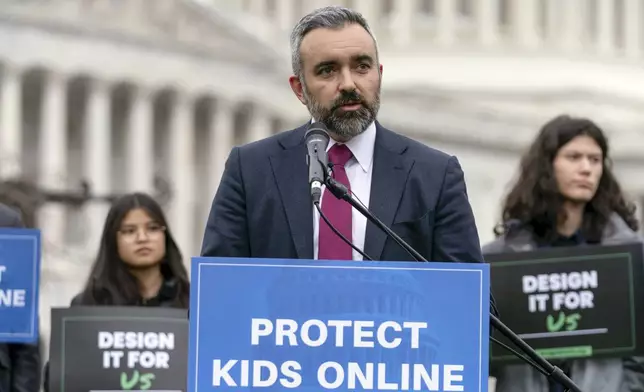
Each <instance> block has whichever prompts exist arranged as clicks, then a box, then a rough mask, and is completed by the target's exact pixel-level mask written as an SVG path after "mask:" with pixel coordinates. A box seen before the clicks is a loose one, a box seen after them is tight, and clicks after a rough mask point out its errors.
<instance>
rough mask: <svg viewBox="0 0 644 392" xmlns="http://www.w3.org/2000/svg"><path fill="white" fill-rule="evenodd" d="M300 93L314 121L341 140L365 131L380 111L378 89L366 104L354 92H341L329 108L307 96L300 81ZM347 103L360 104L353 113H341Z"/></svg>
mask: <svg viewBox="0 0 644 392" xmlns="http://www.w3.org/2000/svg"><path fill="white" fill-rule="evenodd" d="M302 92H303V94H304V98H305V99H306V107H307V108H308V109H309V113H311V116H312V117H313V118H314V119H315V121H319V122H321V123H323V124H324V125H326V126H327V128H328V129H329V131H330V132H332V133H334V134H335V135H336V136H337V137H338V138H340V139H341V140H350V139H352V138H353V137H355V136H358V135H359V134H361V133H363V132H364V131H366V130H367V128H368V127H369V125H370V124H371V123H372V122H374V121H375V119H376V116H377V115H378V110H379V109H380V88H378V91H377V92H376V95H375V96H374V99H373V101H372V102H367V101H366V100H365V99H364V98H363V97H362V96H360V94H358V93H357V92H356V91H355V90H353V91H344V90H343V91H342V92H341V94H340V96H339V97H338V98H337V99H336V100H335V101H333V103H332V104H331V107H330V108H328V107H325V106H324V105H322V104H321V103H320V102H318V101H316V99H315V98H314V97H313V96H312V95H310V94H309V92H308V90H307V88H306V83H304V81H302ZM349 103H360V104H361V107H360V108H359V109H358V110H354V111H342V109H341V106H342V105H344V104H349Z"/></svg>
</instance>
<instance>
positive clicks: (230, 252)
mask: <svg viewBox="0 0 644 392" xmlns="http://www.w3.org/2000/svg"><path fill="white" fill-rule="evenodd" d="M291 53H292V63H293V76H291V77H290V79H289V83H290V85H291V88H292V89H293V92H294V93H295V95H296V96H297V98H298V99H299V100H300V101H301V102H302V103H303V104H304V105H306V107H307V108H308V110H309V112H310V114H311V117H312V119H313V121H315V122H319V123H322V124H324V125H325V126H326V128H327V129H328V132H329V134H330V136H331V140H330V142H329V143H328V147H327V151H328V158H329V161H330V162H332V163H333V172H334V176H335V179H336V180H337V181H339V182H341V183H343V184H344V185H345V186H346V187H347V188H349V189H350V190H351V192H352V193H353V194H354V195H355V196H356V198H357V199H359V200H360V201H361V202H362V203H363V204H365V205H366V206H367V207H368V208H369V209H370V210H371V211H372V212H373V213H374V214H375V215H376V216H377V217H378V218H379V219H380V220H382V221H383V223H385V224H386V225H387V226H389V227H391V228H392V229H393V230H394V232H396V233H397V234H398V235H399V236H400V237H401V238H403V239H404V240H405V241H406V242H408V243H409V244H410V245H411V246H412V247H414V248H415V249H416V250H417V251H418V252H419V253H420V254H421V255H423V256H424V257H425V258H426V259H428V260H432V261H455V262H481V261H482V260H483V258H482V256H481V250H480V245H479V238H478V234H477V230H476V225H475V222H474V217H473V214H472V209H471V207H470V204H469V201H468V198H467V192H466V187H465V181H464V177H463V171H462V170H461V167H460V165H459V162H458V160H457V159H456V158H455V157H453V156H449V155H447V154H445V153H443V152H440V151H437V150H434V149H432V148H429V147H427V146H425V145H423V144H421V143H418V142H416V141H413V140H411V139H408V138H406V137H404V136H401V135H398V134H396V133H394V132H392V131H390V130H388V129H386V128H384V127H383V126H382V125H380V124H379V123H378V122H377V121H376V117H377V114H378V110H379V107H380V87H381V81H382V65H380V63H379V59H378V49H377V46H376V42H375V39H374V37H373V35H372V33H371V30H370V28H369V26H368V24H367V22H366V20H365V19H364V18H363V17H362V15H361V14H359V13H357V12H355V11H353V10H351V9H347V8H343V7H335V6H334V7H325V8H321V9H318V10H315V11H313V12H312V13H310V14H308V15H306V16H305V17H304V18H302V19H301V20H300V21H299V23H298V24H297V25H296V26H295V28H294V29H293V32H292V35H291ZM308 127H309V124H305V125H303V126H301V127H300V128H297V129H294V130H291V131H288V132H284V133H281V134H278V135H275V136H272V137H269V138H267V139H264V140H260V141H257V142H254V143H251V144H248V145H245V146H242V147H235V148H233V150H232V151H231V153H230V156H229V157H228V160H227V162H226V168H225V170H224V173H223V176H222V180H221V183H220V185H219V189H218V190H217V193H216V195H215V198H214V201H213V203H212V208H211V211H210V216H209V218H208V222H207V225H206V231H205V234H204V239H203V247H202V255H203V256H206V257H259V258H282V259H287V258H299V259H333V260H351V259H354V260H360V259H362V256H361V255H360V253H359V252H356V251H354V250H352V249H351V247H350V246H349V245H348V244H346V243H345V242H344V241H343V240H342V239H341V238H339V237H338V236H337V235H335V234H334V233H333V232H332V231H331V229H330V228H329V227H328V225H327V224H326V223H325V222H324V221H323V220H322V221H321V220H320V218H319V216H318V213H317V211H316V210H315V208H314V206H313V204H312V201H311V192H310V188H309V181H308V167H307V164H306V156H307V148H306V145H305V134H306V131H307V129H308ZM321 209H322V212H323V214H324V216H326V217H328V219H329V220H330V221H331V223H332V224H333V226H334V227H336V228H337V229H338V230H339V231H340V232H341V233H342V234H343V235H344V236H345V237H346V238H347V239H349V240H350V241H351V242H352V243H353V244H354V245H355V246H356V247H357V248H358V249H360V250H362V251H364V253H365V254H367V255H368V256H369V257H370V258H372V259H374V260H387V261H409V260H413V258H412V257H411V256H410V255H409V254H408V253H407V252H406V251H405V250H403V249H402V248H401V247H399V246H398V245H397V244H396V243H395V242H394V241H393V240H391V239H388V238H387V236H386V235H385V233H383V232H382V231H380V230H379V229H378V228H377V227H375V226H374V225H373V224H371V223H367V220H366V219H365V218H364V217H363V216H362V215H361V214H360V213H359V212H358V211H356V210H355V209H352V207H351V206H350V205H349V204H348V203H346V202H344V201H341V200H338V199H336V198H335V197H334V196H333V195H332V194H330V193H329V191H328V190H324V192H323V193H322V199H321Z"/></svg>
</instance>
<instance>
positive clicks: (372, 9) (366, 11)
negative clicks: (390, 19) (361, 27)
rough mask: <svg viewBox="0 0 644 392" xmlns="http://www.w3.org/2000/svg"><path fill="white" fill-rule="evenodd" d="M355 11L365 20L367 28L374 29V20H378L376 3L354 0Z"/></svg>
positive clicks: (368, 0) (367, 0)
mask: <svg viewBox="0 0 644 392" xmlns="http://www.w3.org/2000/svg"><path fill="white" fill-rule="evenodd" d="M354 3H355V10H356V11H358V12H360V13H361V14H362V16H364V17H365V19H367V23H369V26H370V27H371V28H372V29H374V28H376V26H375V24H376V18H378V8H377V6H378V2H377V1H373V0H354Z"/></svg>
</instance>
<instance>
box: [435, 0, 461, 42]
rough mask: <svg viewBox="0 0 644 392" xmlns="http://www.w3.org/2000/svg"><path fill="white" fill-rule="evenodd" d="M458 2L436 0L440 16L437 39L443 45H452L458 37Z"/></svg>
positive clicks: (438, 16)
mask: <svg viewBox="0 0 644 392" xmlns="http://www.w3.org/2000/svg"><path fill="white" fill-rule="evenodd" d="M456 15H457V12H456V2H455V1H454V0H436V16H437V18H438V31H437V33H438V35H437V41H438V43H439V44H441V45H450V44H452V43H453V42H454V40H455V38H456Z"/></svg>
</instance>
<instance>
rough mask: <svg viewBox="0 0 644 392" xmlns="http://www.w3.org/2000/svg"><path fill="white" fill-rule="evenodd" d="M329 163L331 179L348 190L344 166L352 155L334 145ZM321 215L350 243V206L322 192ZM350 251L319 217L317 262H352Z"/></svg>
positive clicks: (348, 151)
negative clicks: (331, 168) (331, 166)
mask: <svg viewBox="0 0 644 392" xmlns="http://www.w3.org/2000/svg"><path fill="white" fill-rule="evenodd" d="M328 155H329V162H332V163H333V178H334V179H335V180H336V181H338V182H340V183H342V184H344V185H345V186H346V187H347V188H348V189H349V190H350V189H351V184H349V178H348V177H347V172H346V170H345V169H344V165H346V163H347V162H348V161H349V159H351V157H352V156H353V154H352V153H351V150H349V148H348V147H347V146H346V145H344V144H334V145H333V147H331V149H329V154H328ZM322 213H323V214H324V215H325V216H326V217H327V218H328V219H329V221H330V222H331V224H333V226H334V227H335V228H336V229H337V230H338V231H339V232H340V233H342V234H343V235H344V236H345V237H346V238H347V239H348V240H349V241H351V240H352V239H351V226H352V224H351V204H349V203H347V202H346V201H344V200H340V199H338V198H336V197H335V196H333V194H332V193H331V191H329V189H328V188H327V189H325V190H324V195H323V196H322ZM352 252H353V251H352V249H351V247H350V246H349V244H347V243H346V242H344V241H343V240H342V238H340V237H338V236H337V235H336V234H335V233H333V231H331V229H330V228H329V225H327V224H326V222H325V221H324V220H323V219H322V217H320V230H319V237H318V259H319V260H352V259H353V253H352Z"/></svg>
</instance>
